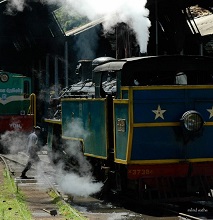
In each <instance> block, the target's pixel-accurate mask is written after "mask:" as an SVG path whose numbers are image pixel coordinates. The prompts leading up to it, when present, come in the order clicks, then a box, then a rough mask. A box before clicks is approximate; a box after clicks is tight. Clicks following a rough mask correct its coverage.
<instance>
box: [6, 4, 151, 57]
mask: <svg viewBox="0 0 213 220" xmlns="http://www.w3.org/2000/svg"><path fill="white" fill-rule="evenodd" d="M40 2H42V3H46V4H58V5H59V6H66V7H67V8H69V7H70V8H72V9H74V10H75V11H76V12H78V13H79V14H81V15H83V16H86V17H88V18H89V19H90V20H94V19H97V18H100V17H103V16H105V17H107V19H106V21H105V22H104V23H103V25H104V29H105V31H106V32H108V31H110V30H111V28H112V27H113V26H115V25H116V24H117V23H120V22H124V23H126V24H128V25H129V27H130V28H131V29H132V30H133V31H134V33H135V35H136V39H137V42H138V44H139V46H140V52H142V53H144V52H146V51H147V43H148V40H149V27H150V25H151V23H150V21H149V19H148V16H149V10H148V9H147V8H145V5H146V2H147V0H131V1H130V0H108V1H105V0H99V1H97V0H77V1H76V0H40ZM25 6H26V2H25V1H24V0H8V5H7V10H8V12H12V11H14V10H17V11H22V10H23V8H24V7H25Z"/></svg>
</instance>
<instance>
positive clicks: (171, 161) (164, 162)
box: [128, 158, 213, 165]
mask: <svg viewBox="0 0 213 220" xmlns="http://www.w3.org/2000/svg"><path fill="white" fill-rule="evenodd" d="M207 161H209V162H212V161H213V158H196V159H168V160H131V161H129V162H128V164H138V165H140V164H141V165H144V164H168V163H184V162H185V163H187V162H207Z"/></svg>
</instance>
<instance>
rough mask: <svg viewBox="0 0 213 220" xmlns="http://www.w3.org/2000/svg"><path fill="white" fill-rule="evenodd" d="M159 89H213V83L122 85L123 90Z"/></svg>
mask: <svg viewBox="0 0 213 220" xmlns="http://www.w3.org/2000/svg"><path fill="white" fill-rule="evenodd" d="M130 89H133V90H159V89H164V90H167V89H170V90H171V89H172V90H177V89H178V90H182V89H213V85H172V86H170V85H168V86H167V85H164V86H133V87H128V86H122V87H121V90H130Z"/></svg>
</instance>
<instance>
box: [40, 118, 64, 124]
mask: <svg viewBox="0 0 213 220" xmlns="http://www.w3.org/2000/svg"><path fill="white" fill-rule="evenodd" d="M44 121H45V122H47V123H52V124H60V125H61V124H62V121H61V120H57V119H44Z"/></svg>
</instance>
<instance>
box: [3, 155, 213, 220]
mask: <svg viewBox="0 0 213 220" xmlns="http://www.w3.org/2000/svg"><path fill="white" fill-rule="evenodd" d="M40 157H42V155H40ZM0 158H1V160H2V161H4V163H5V166H6V168H7V169H8V170H9V172H10V173H11V176H12V177H13V178H14V179H15V181H16V182H17V184H18V187H19V188H20V189H22V190H23V189H24V188H25V189H26V188H28V189H29V188H30V187H32V186H36V187H37V188H40V189H42V188H43V189H45V190H46V189H47V188H48V189H52V190H53V191H54V192H55V193H56V194H57V195H58V197H61V198H62V200H63V201H64V202H65V203H66V204H67V205H69V206H70V209H71V211H72V212H73V213H74V215H75V216H76V217H77V218H78V219H85V218H86V219H90V220H94V219H95V220H97V219H101V220H108V219H116V220H117V219H128V220H131V219H132V220H139V219H140V220H141V219H147V220H148V219H150V220H151V219H165V220H166V219H169V220H177V219H178V220H180V219H195V220H199V219H213V203H211V202H209V201H208V202H204V201H201V202H200V203H199V202H197V203H187V204H186V203H185V204H184V203H180V204H165V203H164V204H161V205H159V206H158V207H156V206H155V205H154V206H149V207H148V206H147V207H146V206H140V205H138V207H137V204H134V205H133V204H127V205H126V206H122V205H119V204H118V203H119V202H118V201H115V199H114V198H113V199H112V201H107V202H106V201H103V200H98V199H95V198H93V197H89V198H84V197H77V196H75V197H74V198H73V197H72V199H71V200H69V197H68V195H66V194H64V193H63V192H61V191H60V187H59V186H58V184H57V183H56V182H55V178H54V176H55V175H56V171H55V170H54V169H53V167H52V166H51V165H50V164H48V163H47V162H44V163H46V164H45V166H44V167H45V169H44V170H43V172H42V173H41V174H40V175H41V176H40V177H39V178H36V180H35V179H34V180H33V179H32V180H28V181H24V180H20V179H19V175H20V173H21V170H22V169H23V166H24V165H25V163H26V158H25V156H23V155H19V156H17V155H0ZM20 158H21V160H20ZM36 172H37V171H36V169H35V168H34V169H32V170H31V171H30V173H29V174H30V175H32V176H36V175H37V173H36ZM41 179H42V181H41ZM38 186H39V187H38ZM44 186H45V187H44ZM33 190H34V189H33ZM45 190H44V191H43V194H44V193H45ZM28 193H29V192H28ZM29 194H30V193H29ZM118 200H119V199H118ZM44 209H45V210H47V211H48V210H49V207H48V208H45V207H42V208H40V209H39V210H38V209H37V210H34V213H33V214H34V215H37V216H38V215H40V216H42V218H43V219H44V217H45V216H47V217H50V213H48V212H45V211H44ZM52 209H56V208H55V207H53V208H52ZM58 217H60V216H58ZM48 219H49V218H48ZM54 219H57V218H56V216H54Z"/></svg>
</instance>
